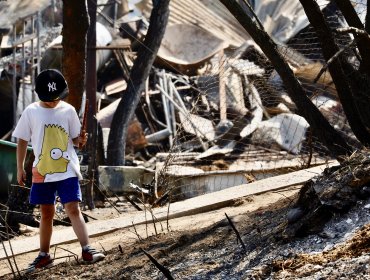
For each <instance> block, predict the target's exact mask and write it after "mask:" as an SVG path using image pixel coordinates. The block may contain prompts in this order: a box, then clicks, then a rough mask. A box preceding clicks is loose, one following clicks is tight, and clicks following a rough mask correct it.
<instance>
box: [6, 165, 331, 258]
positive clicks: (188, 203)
mask: <svg viewBox="0 0 370 280" xmlns="http://www.w3.org/2000/svg"><path fill="white" fill-rule="evenodd" d="M337 164H338V163H337V162H336V161H332V162H330V163H328V164H327V165H321V166H316V167H313V168H309V169H305V170H300V171H296V172H292V173H289V174H284V175H279V176H275V177H271V178H267V179H263V180H260V181H256V182H253V183H250V184H244V185H240V186H235V187H231V188H227V189H223V190H221V191H217V192H213V193H209V194H205V195H201V196H198V197H194V198H190V199H187V200H184V201H180V202H176V203H173V204H171V205H170V209H169V212H168V208H167V206H165V207H162V208H156V209H153V213H154V216H155V217H156V218H157V219H158V221H164V220H167V218H168V219H173V218H178V217H183V216H187V215H194V214H199V213H204V212H207V211H211V210H215V209H219V208H222V207H226V206H228V205H230V204H231V203H232V202H233V201H234V200H236V199H239V198H242V197H245V196H248V195H253V194H259V193H264V192H268V191H273V190H278V189H282V188H286V187H289V186H293V185H299V184H303V183H304V182H306V181H308V180H310V179H312V178H313V177H315V176H317V175H319V174H321V173H322V172H323V170H324V169H325V168H326V167H329V166H333V165H337ZM149 217H150V214H149V213H146V215H145V213H138V214H136V215H130V216H128V215H127V214H124V215H123V216H122V217H118V218H115V219H110V220H104V221H103V220H102V221H94V222H90V223H88V224H87V229H88V232H89V234H90V236H91V237H94V236H99V235H104V234H107V233H110V232H113V231H116V230H118V229H122V228H127V227H131V226H132V225H133V224H134V225H138V224H143V223H146V222H147V219H150V218H149ZM74 241H77V239H76V236H75V234H74V232H73V230H72V228H71V227H68V228H64V229H61V230H57V231H54V233H53V237H52V240H51V245H58V244H63V243H70V242H74ZM10 242H11V245H12V248H13V252H14V255H19V254H23V253H26V252H31V251H37V250H38V249H39V236H32V237H25V238H21V239H18V240H11V241H10ZM4 245H5V248H6V250H7V252H8V254H9V255H11V254H10V248H9V242H4ZM4 258H6V255H5V252H4V249H3V248H2V247H1V249H0V260H1V259H4Z"/></svg>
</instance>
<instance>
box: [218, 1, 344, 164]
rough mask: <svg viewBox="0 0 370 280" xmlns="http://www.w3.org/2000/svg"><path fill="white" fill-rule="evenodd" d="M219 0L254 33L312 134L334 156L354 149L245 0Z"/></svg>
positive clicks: (340, 155) (256, 40) (255, 38)
mask: <svg viewBox="0 0 370 280" xmlns="http://www.w3.org/2000/svg"><path fill="white" fill-rule="evenodd" d="M220 1H221V2H222V3H223V4H224V5H225V7H226V8H227V9H228V10H229V11H230V12H231V13H232V14H233V15H234V17H235V18H236V19H237V20H238V21H239V23H240V24H241V25H242V26H243V27H244V29H245V30H246V31H247V32H248V33H249V34H250V35H251V36H252V38H253V39H254V41H255V42H256V43H257V44H258V45H259V46H260V48H261V49H262V51H263V52H264V53H265V55H266V56H267V58H268V59H269V60H270V61H271V63H272V64H273V66H274V67H275V69H276V71H277V72H278V73H279V75H280V77H281V79H282V80H283V82H284V85H285V87H286V89H287V92H288V94H289V96H290V98H291V99H292V100H293V102H294V103H295V104H296V106H297V108H298V111H299V114H301V115H302V116H303V117H304V118H305V119H306V120H307V122H308V123H309V124H310V127H311V129H312V132H313V134H314V135H315V136H316V137H317V138H318V139H319V140H320V141H321V142H322V143H323V144H324V145H325V146H326V147H327V148H328V149H329V151H330V152H331V153H332V155H333V156H335V157H336V158H337V159H338V160H342V156H344V155H347V154H349V153H350V152H351V147H350V146H349V145H348V144H347V143H346V141H345V140H344V139H343V138H342V136H341V135H340V134H339V132H337V131H336V130H335V129H334V128H333V127H332V126H331V125H330V124H329V122H328V121H327V120H326V119H325V118H324V116H323V115H322V114H321V113H320V111H319V110H318V109H317V107H316V106H315V105H314V104H313V103H312V102H311V100H310V99H309V98H308V97H307V95H306V92H305V90H304V89H303V88H302V86H301V84H300V83H299V82H298V80H297V79H296V77H295V76H294V73H293V71H292V69H291V68H290V67H289V65H288V64H287V63H286V61H285V60H284V58H283V57H282V55H281V54H280V53H279V51H278V49H277V46H276V44H275V43H274V42H273V41H272V39H271V38H270V36H269V35H268V34H267V33H266V32H265V31H264V30H262V29H261V28H260V27H258V26H257V25H256V23H255V21H254V20H252V19H251V18H250V16H249V13H248V11H249V10H248V7H247V6H246V5H245V3H244V1H241V0H235V1H229V0H220Z"/></svg>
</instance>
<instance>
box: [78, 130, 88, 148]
mask: <svg viewBox="0 0 370 280" xmlns="http://www.w3.org/2000/svg"><path fill="white" fill-rule="evenodd" d="M86 142H87V133H86V130H82V131H81V133H80V135H79V136H78V148H79V149H81V148H82V147H84V146H85V145H86Z"/></svg>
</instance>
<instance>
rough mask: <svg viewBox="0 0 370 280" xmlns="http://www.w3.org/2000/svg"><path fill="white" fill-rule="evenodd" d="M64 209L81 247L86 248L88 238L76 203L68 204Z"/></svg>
mask: <svg viewBox="0 0 370 280" xmlns="http://www.w3.org/2000/svg"><path fill="white" fill-rule="evenodd" d="M64 209H65V210H66V213H67V215H68V217H69V219H70V220H71V223H72V228H73V230H74V232H75V234H76V236H77V238H78V240H79V241H80V244H81V246H82V247H83V246H86V245H88V244H89V236H88V233H87V228H86V224H85V220H84V219H83V217H82V214H81V211H80V207H79V204H78V201H72V202H68V203H66V204H65V205H64Z"/></svg>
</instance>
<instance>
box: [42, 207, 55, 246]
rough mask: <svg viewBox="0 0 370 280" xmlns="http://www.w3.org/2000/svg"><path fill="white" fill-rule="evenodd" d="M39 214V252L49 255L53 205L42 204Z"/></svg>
mask: <svg viewBox="0 0 370 280" xmlns="http://www.w3.org/2000/svg"><path fill="white" fill-rule="evenodd" d="M40 212H41V221H40V252H45V253H49V250H50V240H51V234H52V233H53V218H54V213H55V206H54V204H42V205H40Z"/></svg>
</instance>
